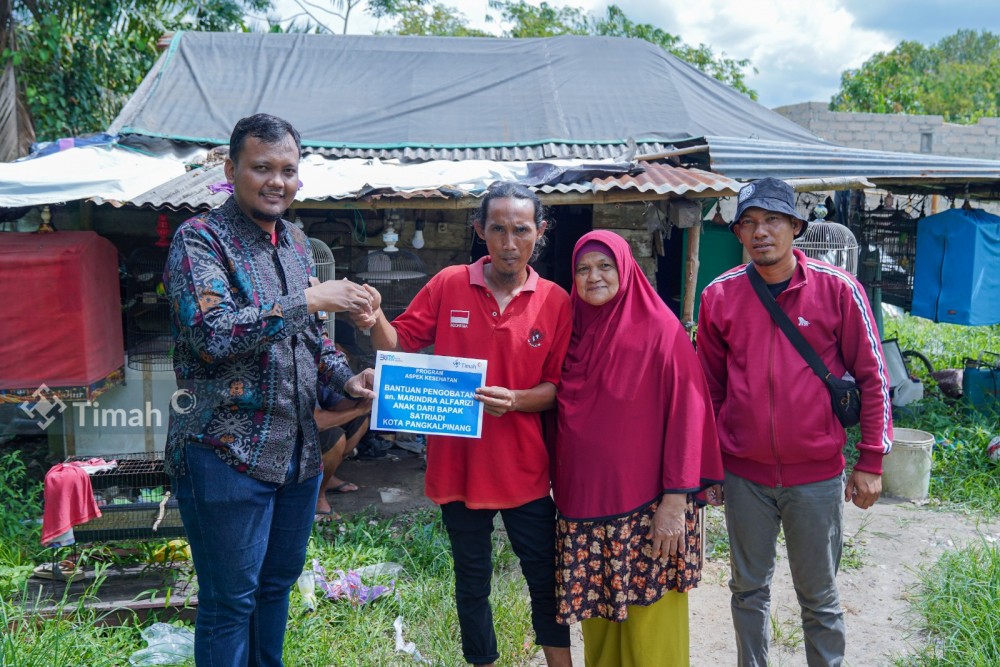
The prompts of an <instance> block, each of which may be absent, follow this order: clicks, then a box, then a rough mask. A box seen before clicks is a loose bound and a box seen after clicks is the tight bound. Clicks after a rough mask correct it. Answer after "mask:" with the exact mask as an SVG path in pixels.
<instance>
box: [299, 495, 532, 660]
mask: <svg viewBox="0 0 1000 667" xmlns="http://www.w3.org/2000/svg"><path fill="white" fill-rule="evenodd" d="M341 527H342V528H343V530H341ZM308 557H309V559H310V560H311V559H312V558H317V559H319V561H320V564H322V565H323V567H324V568H326V570H327V572H328V573H332V572H333V571H334V570H338V569H340V570H346V569H348V568H353V569H357V568H359V567H363V566H365V565H374V564H377V563H381V562H395V563H399V564H400V565H402V566H403V568H404V572H403V574H402V575H401V576H400V577H399V578H398V579H397V581H396V591H397V593H398V596H397V597H395V598H380V599H378V600H376V601H374V602H372V603H369V604H368V605H366V606H364V607H352V606H351V605H350V604H348V603H346V602H331V601H329V600H322V599H321V600H320V604H319V607H318V609H317V611H316V612H314V613H308V612H306V611H305V607H304V606H303V604H302V602H301V599H300V597H299V595H298V593H297V592H296V593H293V596H292V598H293V601H292V604H293V610H294V611H293V622H291V623H290V624H289V631H288V636H287V637H286V648H285V658H286V662H288V664H295V665H304V666H305V665H345V666H346V665H352V666H353V665H396V664H399V665H404V664H413V661H412V659H411V658H409V657H408V656H403V655H400V656H396V655H395V654H394V650H395V638H394V632H393V627H392V623H393V620H394V619H395V618H396V617H397V616H402V617H403V624H404V638H405V639H406V640H408V641H414V642H416V644H417V648H418V649H419V650H420V652H421V654H423V655H424V656H425V657H427V658H429V659H431V660H432V661H433V663H434V664H438V665H463V664H465V663H464V661H463V660H462V654H461V646H460V643H459V638H458V618H457V616H456V613H455V603H454V576H453V573H452V566H451V551H450V546H449V542H448V537H447V534H446V533H445V531H444V527H443V526H442V525H441V519H440V514H439V513H438V512H437V511H429V510H421V511H418V512H415V513H413V514H409V515H404V516H402V517H400V518H397V519H396V520H381V519H377V518H375V517H374V516H373V515H368V514H362V515H357V516H355V517H352V518H351V519H349V520H347V521H346V522H345V523H343V524H341V525H340V526H338V525H337V524H324V525H323V527H322V528H321V529H320V530H318V531H316V532H315V533H314V537H313V540H312V543H311V544H310V547H309V556H308ZM519 572H520V571H519V568H518V565H517V560H516V558H515V557H514V555H513V553H512V552H511V549H510V546H509V543H508V542H507V539H506V537H505V536H504V535H503V534H502V533H500V532H498V533H497V534H496V535H495V539H494V577H493V592H492V595H491V602H492V605H493V614H494V624H495V626H496V629H497V637H498V642H499V650H500V654H501V656H502V657H501V660H502V661H503V662H504V663H505V664H510V665H518V664H525V663H526V662H527V661H528V660H529V659H530V658H531V656H533V655H534V654H535V652H536V650H537V649H536V647H534V646H533V645H532V644H533V638H534V633H533V631H532V630H531V623H530V609H529V604H528V598H527V593H526V590H525V586H524V582H523V579H522V578H521V576H520V574H519ZM388 581H389V580H388V578H387V577H383V578H381V579H380V580H378V583H388ZM296 620H297V621H299V622H295V621H296ZM526 642H527V645H526ZM362 656H363V657H362Z"/></svg>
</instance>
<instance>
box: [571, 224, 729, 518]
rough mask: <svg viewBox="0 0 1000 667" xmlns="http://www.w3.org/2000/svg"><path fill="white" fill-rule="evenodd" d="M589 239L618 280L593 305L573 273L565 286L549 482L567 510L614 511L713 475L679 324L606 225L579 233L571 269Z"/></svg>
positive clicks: (704, 398)
mask: <svg viewBox="0 0 1000 667" xmlns="http://www.w3.org/2000/svg"><path fill="white" fill-rule="evenodd" d="M594 241H597V242H600V243H602V244H604V246H606V250H604V252H606V253H609V257H612V258H613V259H614V261H615V264H616V265H617V267H618V281H619V286H618V293H617V294H616V295H615V296H614V297H613V298H612V299H611V300H610V301H608V302H607V303H605V304H603V305H601V306H592V305H590V304H588V303H586V302H585V301H584V300H583V299H581V298H580V295H579V294H578V293H577V290H576V284H575V282H574V285H573V290H572V293H571V299H572V304H573V335H572V338H571V339H570V346H569V352H568V354H567V355H566V361H565V363H564V365H563V374H562V381H561V383H560V386H559V393H558V431H557V437H556V448H555V478H554V484H553V486H554V491H555V500H556V505H557V506H558V507H559V511H560V513H561V514H562V515H563V516H564V517H566V518H570V519H598V518H609V517H615V516H622V515H625V514H629V513H631V512H634V511H636V510H638V509H641V508H642V507H644V506H646V505H648V504H649V503H651V502H653V501H654V500H657V499H659V497H660V496H661V495H662V494H663V493H693V492H697V491H699V490H701V489H703V488H705V487H706V486H708V485H710V484H713V483H715V482H718V481H721V480H722V460H721V457H720V454H719V444H718V439H717V437H716V433H715V415H714V412H713V410H712V402H711V398H710V396H709V393H708V385H707V384H706V382H705V376H704V375H703V373H702V369H701V365H700V364H699V363H698V359H697V357H696V356H695V352H694V347H693V346H692V345H691V340H690V338H689V337H688V335H687V332H685V331H684V328H683V327H682V326H681V324H680V322H679V321H678V320H677V318H676V317H675V316H674V314H673V313H671V312H670V310H669V309H668V308H667V306H666V305H665V304H664V303H663V301H662V300H661V299H660V297H659V295H658V294H657V293H656V291H655V290H654V289H653V287H652V285H650V284H649V281H648V280H647V279H646V276H645V275H644V274H643V272H642V269H641V267H640V266H639V264H638V263H637V262H636V261H635V259H634V258H633V257H632V251H631V250H630V248H629V246H628V243H627V242H626V241H625V239H623V238H622V237H621V236H618V235H617V234H615V233H614V232H610V231H603V230H602V231H594V232H590V233H588V234H585V235H584V236H583V237H582V238H581V239H580V240H579V241H578V242H577V244H576V247H575V248H574V250H573V266H574V269H575V267H576V263H577V262H578V261H579V259H580V256H581V255H582V254H584V253H582V252H581V250H583V249H584V247H585V246H587V247H586V248H585V250H586V251H588V252H589V251H591V250H592V249H593V245H592V243H593V242H594ZM574 273H575V271H574Z"/></svg>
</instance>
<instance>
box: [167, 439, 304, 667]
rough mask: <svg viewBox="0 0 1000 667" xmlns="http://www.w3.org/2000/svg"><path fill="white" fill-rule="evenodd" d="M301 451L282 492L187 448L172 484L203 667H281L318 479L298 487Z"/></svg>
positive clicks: (204, 450)
mask: <svg viewBox="0 0 1000 667" xmlns="http://www.w3.org/2000/svg"><path fill="white" fill-rule="evenodd" d="M299 449H300V447H298V446H296V453H295V454H294V455H293V456H292V460H291V463H290V464H289V472H288V476H287V477H286V480H285V482H284V483H283V484H272V483H269V482H261V481H258V480H255V479H252V478H251V477H249V476H247V475H245V474H243V473H240V472H237V471H236V470H234V469H233V468H231V467H230V466H228V465H227V464H225V463H223V462H222V461H221V460H220V459H219V457H218V456H217V455H216V454H215V452H214V451H212V449H210V448H206V447H201V446H197V445H188V446H187V447H185V452H184V456H185V458H186V463H187V465H186V472H185V474H184V475H182V476H180V477H177V478H175V479H174V480H173V485H174V487H173V488H174V492H175V494H176V496H177V504H178V508H179V509H180V513H181V519H182V521H183V522H184V529H185V531H187V536H188V542H190V544H191V556H192V558H193V559H194V568H195V572H196V574H197V575H198V619H197V621H196V623H195V640H194V644H195V663H196V664H197V665H198V667H222V666H226V667H230V666H232V667H245V666H248V665H250V666H258V665H259V666H261V667H264V666H267V667H274V666H280V665H281V664H282V661H281V652H282V647H283V644H284V639H285V623H286V621H287V620H288V596H289V593H290V592H291V588H292V585H293V584H294V583H295V581H296V579H298V577H299V575H300V574H301V573H302V566H303V564H304V562H305V556H306V544H307V543H308V541H309V535H310V533H311V532H312V520H313V514H314V511H315V508H316V498H317V496H318V494H319V484H320V477H321V476H319V475H317V476H316V477H313V478H310V479H308V480H306V481H304V482H302V483H297V482H295V479H296V476H297V473H298V467H299V454H298V452H299Z"/></svg>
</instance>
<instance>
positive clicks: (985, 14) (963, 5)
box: [275, 0, 1000, 107]
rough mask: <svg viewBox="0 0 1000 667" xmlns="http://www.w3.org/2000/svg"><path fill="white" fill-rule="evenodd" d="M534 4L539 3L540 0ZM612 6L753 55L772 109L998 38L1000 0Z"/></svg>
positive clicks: (450, 1)
mask: <svg viewBox="0 0 1000 667" xmlns="http://www.w3.org/2000/svg"><path fill="white" fill-rule="evenodd" d="M432 1H436V2H440V3H441V4H444V5H448V6H451V7H455V8H456V9H458V10H459V11H460V12H461V13H462V14H464V15H465V17H466V18H467V19H468V20H469V24H470V25H471V26H472V27H476V28H480V29H483V30H487V31H491V32H499V31H500V30H501V29H502V27H501V26H498V25H497V24H496V23H492V22H489V23H488V22H486V16H487V13H488V11H487V0H432ZM302 2H303V3H304V4H306V6H307V7H308V6H310V4H311V5H312V6H314V7H315V6H319V7H330V6H332V3H331V2H330V0H302ZM529 2H530V3H531V4H535V5H537V4H540V0H529ZM549 4H550V5H556V6H563V5H568V6H573V7H580V8H583V9H584V10H587V11H591V12H596V13H599V14H603V13H604V9H605V7H606V6H607V5H608V4H609V3H608V2H607V1H606V0H549ZM615 4H617V5H618V6H619V7H621V8H622V10H623V11H624V12H625V14H626V15H627V16H628V17H629V18H630V19H632V20H633V21H635V22H637V23H651V24H653V25H655V26H657V27H659V28H662V29H664V30H666V31H667V32H670V33H673V34H675V35H679V36H680V37H681V38H682V39H683V40H684V41H685V42H687V43H688V44H692V45H697V44H700V43H704V44H707V45H708V46H710V47H712V50H713V51H715V53H716V54H718V53H720V52H722V53H725V54H726V55H727V56H729V57H733V58H749V59H750V60H751V62H752V63H753V65H754V66H755V67H756V68H757V70H758V73H757V74H752V73H748V77H747V81H748V83H749V85H750V87H751V88H753V89H755V90H756V91H757V93H758V94H759V96H760V102H761V103H762V104H764V105H766V106H768V107H776V106H781V105H784V104H794V103H796V102H808V101H820V102H827V101H829V100H830V97H831V96H832V95H833V94H834V93H835V92H836V91H837V89H838V88H839V84H840V73H841V72H842V71H844V70H845V69H848V68H852V67H858V66H859V65H861V64H862V63H863V62H864V61H865V60H867V59H868V58H869V57H870V56H871V55H873V54H874V53H876V52H878V51H888V50H891V49H892V48H893V47H894V46H895V45H896V44H897V43H899V42H900V41H901V40H904V39H908V40H914V41H919V42H923V43H924V44H930V43H933V42H936V41H937V40H939V39H941V38H942V37H945V36H947V35H950V34H952V33H954V32H955V31H956V30H958V29H959V28H969V29H976V30H989V31H991V32H994V33H997V34H1000V0H700V1H699V2H692V1H691V0H618V1H617V2H616V3H615ZM275 5H276V7H277V8H278V11H277V13H278V14H279V15H280V16H281V17H282V18H288V17H291V16H293V15H295V14H299V13H301V12H302V10H301V8H300V7H299V5H297V4H296V2H295V0H276V1H275ZM310 11H312V12H313V13H314V14H315V15H316V16H321V17H326V18H327V19H328V20H329V22H328V23H327V25H329V26H331V27H338V28H339V27H340V26H342V22H340V21H339V19H336V18H335V17H332V16H331V15H330V14H328V13H324V12H323V11H320V10H317V9H312V8H310ZM493 14H494V15H496V14H497V13H496V12H493ZM303 18H304V17H303ZM300 20H302V19H300ZM376 27H377V26H376V24H375V22H374V20H372V19H371V18H370V17H369V16H368V15H367V14H365V13H364V11H363V7H362V6H359V7H357V8H355V9H354V11H353V12H352V15H351V19H350V22H349V24H348V32H349V33H353V34H368V33H371V32H372V30H374V29H376ZM383 27H385V26H383Z"/></svg>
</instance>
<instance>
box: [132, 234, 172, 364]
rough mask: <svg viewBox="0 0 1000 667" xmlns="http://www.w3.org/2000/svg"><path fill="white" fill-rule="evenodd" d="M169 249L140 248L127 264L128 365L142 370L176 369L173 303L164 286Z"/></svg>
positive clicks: (134, 252) (133, 253)
mask: <svg viewBox="0 0 1000 667" xmlns="http://www.w3.org/2000/svg"><path fill="white" fill-rule="evenodd" d="M166 262H167V250H166V248H158V247H149V248H138V249H136V250H134V251H133V252H132V254H131V255H129V257H128V260H126V262H125V271H126V279H125V284H126V290H125V322H126V348H127V349H128V365H129V368H134V369H136V370H140V371H167V370H171V368H172V367H173V366H172V364H171V352H172V348H173V339H172V338H171V336H170V302H169V301H168V299H167V296H166V292H165V290H164V287H163V267H164V265H165V264H166Z"/></svg>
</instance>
